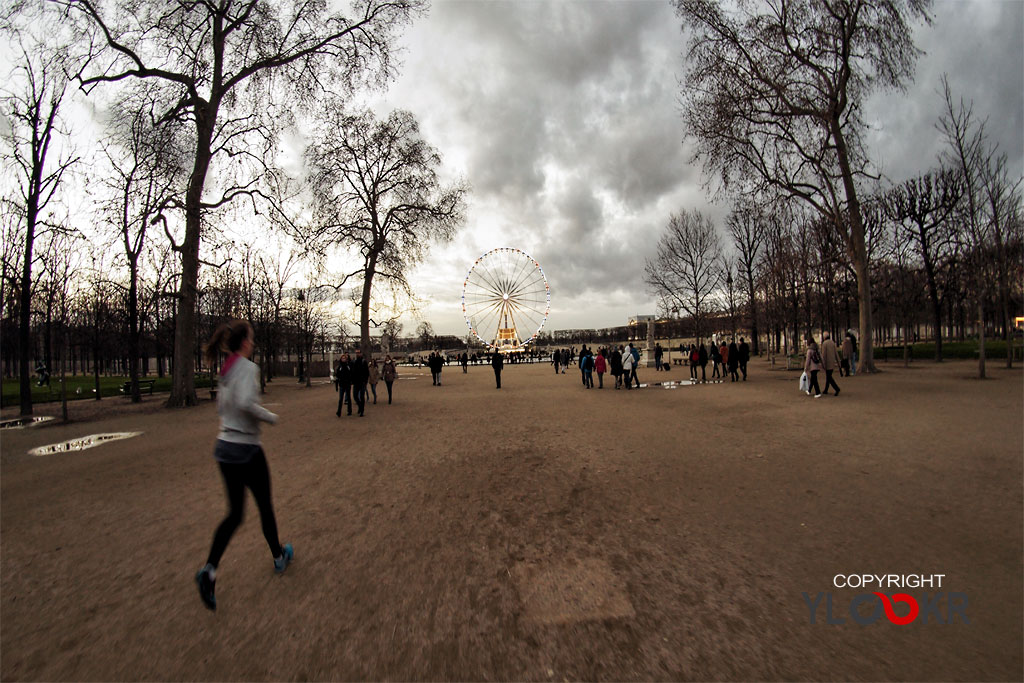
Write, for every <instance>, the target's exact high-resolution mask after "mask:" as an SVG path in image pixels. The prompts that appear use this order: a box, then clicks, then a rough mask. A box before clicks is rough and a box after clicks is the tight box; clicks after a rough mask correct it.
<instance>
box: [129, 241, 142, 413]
mask: <svg viewBox="0 0 1024 683" xmlns="http://www.w3.org/2000/svg"><path fill="white" fill-rule="evenodd" d="M128 275H129V277H130V278H131V280H130V281H129V283H128V335H129V340H130V341H129V344H128V354H129V355H128V377H129V379H131V392H132V403H141V402H142V396H141V395H140V394H139V356H140V355H141V354H140V347H141V343H140V339H139V270H138V265H137V264H136V263H135V261H132V262H131V263H130V264H129V273H128Z"/></svg>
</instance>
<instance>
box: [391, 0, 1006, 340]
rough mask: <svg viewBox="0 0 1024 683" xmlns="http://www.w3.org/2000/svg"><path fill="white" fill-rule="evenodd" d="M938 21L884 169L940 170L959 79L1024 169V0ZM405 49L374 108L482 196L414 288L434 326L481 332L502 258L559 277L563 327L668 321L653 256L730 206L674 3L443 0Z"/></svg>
mask: <svg viewBox="0 0 1024 683" xmlns="http://www.w3.org/2000/svg"><path fill="white" fill-rule="evenodd" d="M933 10H934V12H933V15H934V21H933V23H932V25H931V26H924V25H921V26H918V28H917V29H916V33H915V40H916V44H917V45H918V47H920V48H921V49H922V50H924V52H925V54H923V55H922V56H921V57H920V59H919V61H918V64H917V72H916V80H915V82H914V83H912V84H910V85H909V86H908V88H907V92H906V93H901V92H885V93H881V94H879V95H877V96H875V97H874V98H873V99H872V100H871V102H870V103H869V107H868V111H867V115H866V116H865V118H866V120H867V121H868V122H869V124H870V125H871V131H870V134H869V136H868V139H869V143H870V145H871V154H872V158H873V159H874V160H875V161H876V164H877V166H878V168H879V169H880V170H881V171H882V173H884V174H885V175H886V176H888V177H890V178H892V179H893V180H894V181H897V182H898V181H900V180H904V179H906V178H908V177H910V176H912V175H915V174H918V173H921V172H924V171H925V170H928V169H929V168H932V167H934V166H935V165H936V163H937V162H936V157H937V155H938V153H939V151H940V149H941V148H942V144H943V143H942V140H941V139H940V136H939V134H938V132H937V131H936V130H935V123H936V121H937V119H938V114H939V113H940V111H941V107H942V98H941V94H940V87H941V86H940V81H939V79H940V77H941V75H942V74H943V73H948V74H949V78H950V82H951V85H952V87H953V88H954V93H957V94H961V95H962V96H963V97H964V98H965V99H967V100H973V101H974V105H975V113H976V115H979V116H981V117H988V130H989V134H990V136H991V137H992V139H993V140H998V141H999V142H1000V143H1001V145H1002V148H1003V150H1004V151H1005V152H1006V153H1007V154H1008V155H1009V157H1010V160H1011V164H1012V168H1014V169H1016V172H1017V173H1018V174H1024V164H1022V157H1024V142H1022V131H1024V3H1022V2H1018V1H1016V0H1007V1H996V0H983V1H980V2H979V1H973V2H971V1H967V0H957V1H949V0H939V1H938V2H936V4H935V5H934V8H933ZM401 43H402V45H403V47H404V48H405V53H404V55H403V58H402V61H403V66H402V68H401V73H400V75H399V77H398V79H397V81H396V82H394V83H393V84H392V85H391V86H390V87H389V88H388V90H387V92H386V93H384V94H383V95H382V96H380V97H378V98H376V99H375V100H374V101H373V106H374V108H375V109H376V110H377V111H378V112H379V113H380V114H381V115H386V113H387V112H389V111H391V110H392V109H396V108H404V109H408V110H410V111H411V112H413V114H415V115H416V117H417V119H418V120H419V122H420V124H421V128H422V133H423V135H424V137H425V138H426V139H427V140H428V141H429V142H430V143H431V144H433V145H434V146H435V147H437V148H438V150H439V151H440V152H441V153H442V155H443V157H444V163H445V173H446V174H448V175H451V176H455V175H461V176H462V177H464V178H465V179H466V180H468V181H469V183H470V184H471V186H472V188H473V189H472V192H471V194H470V196H469V197H468V205H469V206H468V212H467V220H466V223H465V225H464V226H463V228H462V229H461V231H460V232H459V234H458V236H457V237H456V238H455V240H454V241H453V242H452V243H451V244H448V245H444V246H435V247H433V248H432V250H431V254H430V257H429V258H428V261H427V263H425V264H423V265H422V266H421V267H419V268H418V269H417V270H416V271H415V272H414V273H412V275H411V277H410V281H411V282H412V285H413V287H414V289H415V291H416V293H417V295H419V296H420V297H421V298H423V299H425V300H426V305H424V306H423V307H422V309H421V310H422V313H423V318H424V319H426V320H429V321H430V322H431V323H432V325H433V327H434V329H435V331H436V332H438V333H448V334H458V335H464V334H465V333H466V325H465V323H464V321H463V319H462V314H461V309H460V306H459V303H460V301H459V299H460V295H461V285H462V279H463V277H464V275H465V272H466V270H467V269H468V267H469V266H470V265H471V264H472V262H473V260H474V259H475V258H476V257H477V256H479V255H480V254H482V253H483V252H485V251H488V250H489V249H491V248H494V247H499V246H512V247H517V248H520V249H523V250H524V251H526V252H528V253H530V254H531V255H532V256H533V257H534V258H535V259H537V260H538V261H539V262H540V264H541V265H542V267H543V268H544V272H545V274H546V275H547V278H548V281H549V283H550V285H551V298H552V303H551V315H550V318H549V320H548V324H547V326H546V329H548V330H554V329H566V328H575V327H586V328H599V327H608V326H615V325H622V324H625V323H626V320H627V318H628V317H629V316H631V315H634V314H637V313H640V314H645V313H654V312H655V309H656V303H655V297H654V296H653V295H652V294H651V293H650V292H648V291H647V290H646V288H645V286H644V284H643V280H642V277H643V269H644V261H645V259H646V258H650V257H651V256H652V255H653V252H654V247H655V245H656V243H657V241H658V238H659V236H660V234H661V232H662V230H663V229H664V226H665V224H666V223H667V221H668V217H669V215H670V213H672V212H677V211H679V210H680V209H682V208H699V209H702V210H705V211H707V212H709V213H711V214H712V215H713V216H714V217H716V219H717V220H718V223H719V224H720V225H721V224H722V222H723V219H724V217H725V215H727V213H728V211H729V207H728V206H722V205H718V204H713V203H712V202H711V201H710V200H709V199H708V197H707V196H706V195H705V191H704V189H703V188H702V180H703V178H702V175H701V172H700V169H699V167H698V165H697V164H696V163H695V162H693V161H692V159H691V153H690V149H689V146H688V145H685V146H684V144H683V139H684V137H685V131H684V129H683V124H682V121H681V118H680V116H679V106H678V93H679V88H680V86H679V81H680V80H681V78H682V75H683V70H684V66H683V64H684V63H683V54H684V51H685V41H684V37H683V33H682V30H681V22H680V21H679V19H678V18H677V17H676V15H675V12H674V10H673V8H672V7H671V5H670V4H669V2H667V0H637V1H616V0H605V1H600V2H576V1H562V2H547V1H539V0H538V1H531V2H506V1H496V2H471V1H467V0H438V1H436V2H434V4H433V7H432V8H431V10H430V13H429V15H428V16H427V17H425V18H422V19H420V20H418V21H417V22H416V24H415V25H413V26H412V27H410V28H409V29H407V30H406V32H405V34H404V36H403V38H402V41H401ZM414 326H415V321H412V320H409V321H407V324H406V330H405V331H406V333H409V332H411V328H412V327H414Z"/></svg>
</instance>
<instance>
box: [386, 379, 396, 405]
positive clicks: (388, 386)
mask: <svg viewBox="0 0 1024 683" xmlns="http://www.w3.org/2000/svg"><path fill="white" fill-rule="evenodd" d="M394 383H395V380H391V381H390V382H389V381H388V380H384V384H385V386H387V388H388V403H391V385H392V384H394Z"/></svg>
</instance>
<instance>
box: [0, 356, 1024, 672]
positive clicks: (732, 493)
mask: <svg viewBox="0 0 1024 683" xmlns="http://www.w3.org/2000/svg"><path fill="white" fill-rule="evenodd" d="M993 365H994V364H993ZM993 365H990V370H991V373H992V374H993V376H994V377H993V379H990V380H987V381H978V380H974V379H970V376H971V374H972V372H973V369H974V366H973V364H968V363H945V364H942V365H939V366H936V365H933V364H930V363H928V364H916V365H915V366H914V367H912V368H910V369H903V368H901V367H898V366H895V365H893V364H889V365H888V366H884V367H885V370H886V372H884V373H883V374H880V375H878V376H875V377H861V376H858V377H853V378H843V379H841V380H840V383H841V385H842V387H843V390H842V394H841V396H840V397H838V398H832V397H827V398H822V399H819V400H815V399H812V398H809V397H807V396H805V395H803V394H801V393H798V391H797V387H796V384H797V375H796V373H795V372H788V373H787V372H785V371H769V370H768V369H767V366H766V365H765V364H763V363H762V362H759V361H755V362H754V363H753V364H752V365H751V379H750V381H748V382H745V383H738V384H732V383H725V384H714V385H704V386H683V387H680V388H678V389H674V390H665V389H663V388H660V387H652V388H647V389H644V390H641V391H632V392H628V393H627V392H625V391H613V390H612V389H610V388H609V387H608V386H606V387H605V388H604V389H603V390H596V389H595V390H590V391H587V390H584V389H583V388H582V386H581V384H580V380H579V375H578V372H573V371H570V372H569V373H567V374H565V375H555V374H554V373H553V372H552V370H551V368H550V366H547V365H540V366H507V367H506V370H505V373H504V376H503V388H502V389H501V391H496V390H495V388H494V382H493V374H492V373H491V371H490V369H489V368H485V367H478V368H470V372H469V374H467V375H464V374H462V372H461V371H459V370H458V369H455V368H449V369H446V370H445V372H444V374H443V380H444V385H443V386H441V387H434V386H431V383H430V376H429V374H428V373H427V372H426V371H425V370H404V371H403V373H402V379H400V380H399V381H398V382H397V383H396V388H395V395H396V402H395V404H394V405H391V406H388V405H383V404H380V403H379V404H378V405H376V406H369V407H368V410H367V415H366V417H365V418H363V419H359V418H357V417H343V418H341V419H339V418H336V417H335V416H334V409H335V402H336V394H335V393H334V391H333V390H332V388H331V387H330V386H329V385H325V384H320V385H317V386H314V387H313V388H311V389H305V388H303V387H299V386H296V385H294V384H292V383H290V382H289V383H274V384H272V385H271V387H270V389H269V393H268V394H267V395H266V397H265V399H264V400H265V403H267V404H269V405H268V407H269V408H270V409H271V410H273V411H275V412H277V413H279V414H280V415H281V422H280V423H279V424H278V425H276V426H274V427H269V428H267V429H266V430H265V433H264V434H265V437H264V445H265V448H266V451H267V453H268V459H269V462H270V467H271V471H272V475H273V483H274V498H275V503H276V507H277V515H278V523H279V527H280V530H281V536H282V539H283V540H285V541H291V542H292V543H294V544H295V548H296V553H297V559H296V562H295V563H294V564H293V565H292V566H291V567H290V568H289V569H288V571H287V573H285V574H284V575H283V576H276V575H275V574H274V573H273V567H272V562H271V558H270V555H269V552H268V550H267V548H266V544H265V542H264V540H263V538H262V534H261V532H260V525H259V523H258V515H257V514H256V511H255V506H254V505H253V504H252V503H251V502H249V503H248V504H247V505H248V512H247V519H246V522H245V524H244V525H243V526H242V528H241V529H240V530H239V532H238V534H237V535H236V536H235V538H234V540H233V542H232V544H231V546H230V547H229V548H228V551H227V554H226V555H225V558H224V561H223V562H222V564H221V567H220V572H219V574H218V581H217V598H218V602H219V609H218V611H217V612H216V613H211V612H209V611H207V610H206V609H205V608H204V607H203V606H202V604H201V603H200V601H199V597H198V595H197V593H196V589H195V585H194V583H193V579H192V577H193V574H194V573H195V571H196V570H197V569H198V568H199V567H200V566H201V565H202V563H203V561H204V560H205V556H206V552H207V550H208V545H209V542H210V539H211V537H212V534H213V531H214V528H215V527H216V525H217V523H218V522H219V520H220V518H221V517H222V516H223V515H224V512H225V509H226V505H225V500H224V493H223V487H222V484H221V481H220V478H219V474H218V471H217V469H216V465H215V463H214V461H213V459H212V457H211V455H212V448H213V440H214V437H215V434H216V430H217V419H216V411H215V407H214V406H213V404H212V403H206V404H204V405H202V406H200V407H198V408H194V409H190V410H178V411H169V410H165V409H162V408H161V407H160V405H159V399H158V398H154V399H151V400H149V401H147V403H144V404H143V405H142V406H139V407H131V406H127V405H126V404H125V402H124V401H123V400H120V401H118V400H116V399H115V400H110V401H106V400H105V401H104V402H103V405H104V406H105V408H104V410H105V411H107V412H109V413H110V415H109V416H107V417H103V418H100V417H98V415H99V413H97V414H94V415H93V417H92V419H88V415H87V414H86V412H87V407H86V406H82V407H81V408H79V409H78V410H81V411H86V412H82V413H80V414H78V418H79V421H77V422H75V423H72V424H70V425H54V426H46V427H35V428H30V429H19V430H4V431H3V433H2V435H0V439H2V447H0V468H2V470H0V474H2V476H0V513H2V517H0V544H2V546H0V579H2V590H0V677H2V678H3V680H26V679H28V680H118V679H147V680H157V679H159V680H179V679H184V680H196V679H198V680H203V679H211V680H240V679H242V680H245V679H252V680H263V679H280V680H355V679H372V680H438V679H459V680H507V679H517V680H518V679H522V680H540V681H547V680H558V681H560V680H563V679H567V680H575V679H588V680H635V679H659V680H663V679H679V680H682V679H698V680H722V679H856V680H889V679H914V680H925V679H942V680H983V679H984V680H1020V679H1021V678H1022V676H1024V671H1022V666H1024V656H1022V642H1024V634H1022V618H1021V615H1022V606H1024V598H1022V585H1024V581H1022V578H1024V569H1022V553H1024V544H1022V528H1024V525H1022V522H1024V516H1022V510H1024V503H1022V484H1024V474H1022V453H1024V419H1022V415H1024V381H1022V374H1021V371H1020V370H1012V371H1006V370H1004V369H1000V368H996V367H994V366H993ZM641 377H642V379H644V380H648V381H652V380H665V379H669V378H672V379H677V380H678V379H683V377H682V373H681V372H679V369H678V368H677V369H674V370H673V371H672V372H671V373H670V374H669V375H667V376H665V375H659V374H657V373H655V372H654V370H653V369H646V370H642V371H641ZM380 393H381V394H383V393H384V386H383V384H381V385H380ZM385 403H386V400H385ZM55 410H59V406H57V407H56V408H55ZM89 410H93V411H95V410H97V409H96V408H95V407H93V408H91V409H89ZM128 430H138V431H142V432H144V434H143V435H142V436H139V437H136V438H134V439H130V440H126V441H119V442H115V443H109V444H105V445H103V446H100V447H97V448H93V449H90V450H87V451H83V452H79V453H67V454H62V455H55V456H48V457H31V456H29V455H27V451H28V449H29V448H32V447H35V446H39V445H43V444H49V443H54V442H57V441H61V440H64V439H69V438H73V437H79V436H83V435H86V434H91V433H97V432H113V431H128ZM864 572H871V573H876V574H881V573H901V574H903V573H921V574H944V575H945V579H944V583H943V585H942V588H941V589H936V590H920V589H918V590H913V589H911V590H907V591H906V592H908V593H910V594H912V595H915V596H919V597H922V598H923V597H924V596H925V594H929V595H930V594H933V593H935V592H939V591H943V592H945V591H954V592H963V593H966V594H967V596H968V597H969V606H968V608H967V610H966V614H967V615H968V617H969V619H970V624H965V623H962V622H960V621H959V620H957V621H956V622H955V623H951V624H938V623H935V621H934V620H931V621H930V622H929V623H920V621H918V622H915V623H913V624H911V625H909V626H896V625H893V624H891V623H889V622H888V621H886V620H885V619H882V620H881V621H879V622H877V623H874V624H873V625H869V626H862V625H859V624H857V623H855V622H854V621H853V620H852V619H851V618H850V615H849V612H848V611H846V608H847V606H848V605H849V602H850V599H851V598H852V597H853V596H854V595H857V594H860V593H863V592H866V591H865V590H864V589H849V588H845V589H839V588H835V587H833V585H832V580H833V576H834V575H836V574H839V573H842V574H851V573H864ZM805 591H806V592H809V593H810V594H811V595H815V594H817V593H818V592H825V593H830V594H832V597H833V599H834V600H835V604H836V610H835V611H836V614H843V615H844V616H846V623H844V624H842V625H830V624H827V623H825V621H826V619H825V614H824V608H822V609H820V610H819V611H818V614H817V623H815V624H811V623H810V616H809V610H808V608H807V606H806V604H805V602H804V599H803V598H802V596H801V593H802V592H805ZM890 592H892V591H890ZM942 613H943V614H945V609H943V611H942Z"/></svg>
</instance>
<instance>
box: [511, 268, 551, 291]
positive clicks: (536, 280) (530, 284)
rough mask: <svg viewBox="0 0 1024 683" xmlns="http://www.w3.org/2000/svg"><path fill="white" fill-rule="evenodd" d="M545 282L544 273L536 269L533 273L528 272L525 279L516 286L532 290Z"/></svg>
mask: <svg viewBox="0 0 1024 683" xmlns="http://www.w3.org/2000/svg"><path fill="white" fill-rule="evenodd" d="M543 282H544V276H543V275H542V274H540V273H539V272H537V271H534V272H532V273H527V274H526V277H525V278H524V279H523V281H522V282H521V283H519V284H517V285H516V287H517V288H518V289H524V290H527V291H530V290H532V289H533V288H535V287H538V285H541V284H542V283H543Z"/></svg>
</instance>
